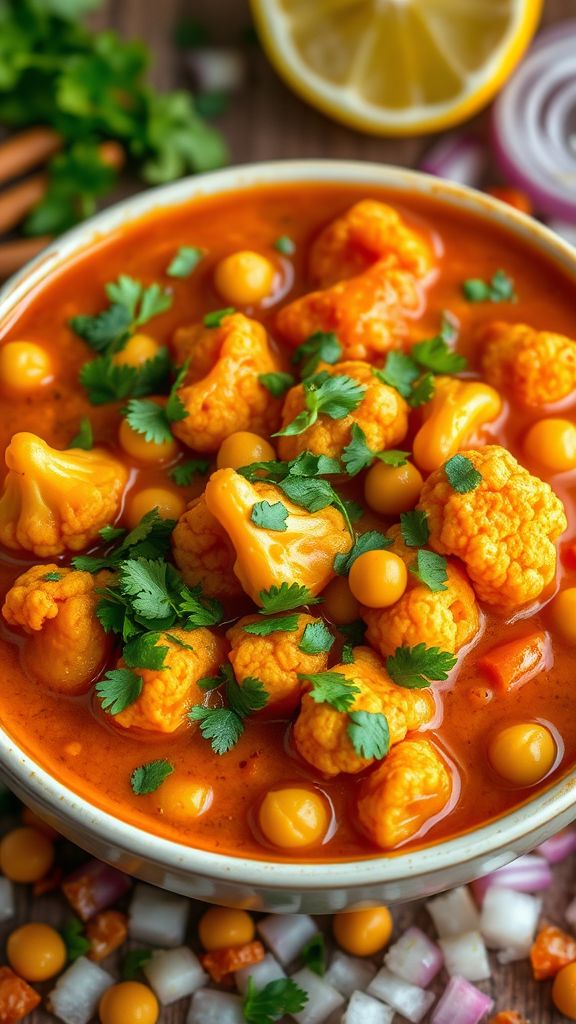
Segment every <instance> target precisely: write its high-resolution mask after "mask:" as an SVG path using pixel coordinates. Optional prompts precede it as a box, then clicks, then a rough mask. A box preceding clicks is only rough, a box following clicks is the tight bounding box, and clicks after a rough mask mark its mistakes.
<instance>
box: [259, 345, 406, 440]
mask: <svg viewBox="0 0 576 1024" xmlns="http://www.w3.org/2000/svg"><path fill="white" fill-rule="evenodd" d="M318 369H319V371H324V372H326V373H329V374H330V376H332V377H334V376H340V375H343V376H345V377H352V379H353V380H355V381H358V383H359V384H364V385H365V387H366V391H365V394H364V398H363V399H362V401H361V403H360V405H359V406H358V407H357V408H356V409H355V410H354V412H352V413H350V414H349V415H348V416H344V418H343V419H341V420H332V419H330V417H329V416H324V415H323V414H322V413H320V415H319V417H318V419H317V420H316V423H314V424H313V425H312V426H311V427H308V430H305V431H304V432H303V433H302V434H297V435H295V436H288V437H280V438H279V439H278V453H279V455H280V458H281V459H294V458H296V456H297V455H299V454H300V452H304V451H311V452H314V454H315V455H330V456H332V457H334V458H339V457H340V456H341V454H342V450H343V448H345V447H346V445H347V444H349V442H350V441H351V439H352V433H351V432H352V426H353V424H354V423H357V424H358V426H359V427H361V429H362V430H363V431H364V434H365V435H366V443H367V444H368V447H369V448H371V449H372V451H375V452H381V451H383V450H384V449H385V448H393V447H394V446H395V445H397V444H398V443H399V442H400V441H402V440H403V438H404V437H405V436H406V432H407V430H408V406H407V404H406V402H405V401H404V399H403V398H402V397H401V395H399V393H398V392H397V391H396V390H395V389H394V388H391V387H388V385H387V384H383V383H382V381H380V380H378V378H377V377H375V376H374V374H373V373H372V367H371V366H370V364H369V363H363V362H359V361H350V362H345V363H338V364H337V365H336V366H329V365H328V364H326V363H321V364H320V366H319V367H318ZM304 408H305V401H304V389H303V387H302V385H301V384H298V385H297V386H296V387H294V388H291V389H290V391H289V392H288V394H287V395H286V399H285V402H284V408H283V410H282V427H285V426H287V425H288V423H291V422H292V420H294V419H295V418H296V416H297V415H298V413H299V412H301V411H302V410H303V409H304Z"/></svg>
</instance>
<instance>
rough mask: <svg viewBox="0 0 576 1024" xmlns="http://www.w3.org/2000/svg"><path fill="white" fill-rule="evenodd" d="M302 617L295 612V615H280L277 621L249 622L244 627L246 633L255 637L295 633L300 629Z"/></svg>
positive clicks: (261, 620)
mask: <svg viewBox="0 0 576 1024" xmlns="http://www.w3.org/2000/svg"><path fill="white" fill-rule="evenodd" d="M299 618H300V616H299V615H298V614H297V613H296V612H295V613H294V614H293V615H279V616H278V618H276V619H259V620H258V622H247V623H246V625H245V626H243V627H242V629H243V630H244V632H245V633H251V634H252V635H253V636H270V634H271V633H280V632H282V633H295V632H296V630H297V629H298V622H299Z"/></svg>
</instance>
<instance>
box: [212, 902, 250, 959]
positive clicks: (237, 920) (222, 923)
mask: <svg viewBox="0 0 576 1024" xmlns="http://www.w3.org/2000/svg"><path fill="white" fill-rule="evenodd" d="M198 935H199V936H200V942H201V943H202V945H203V946H204V949H206V950H208V952H209V953H211V952H212V951H213V950H215V949H225V948H226V947H227V946H244V945H245V944H246V943H247V942H252V940H253V938H254V935H255V928H254V921H253V920H252V918H251V917H250V914H247V913H246V911H245V910H234V909H232V908H231V907H210V909H209V910H207V911H206V912H205V913H204V914H203V915H202V917H201V918H200V921H199V922H198Z"/></svg>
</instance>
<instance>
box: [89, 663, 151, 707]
mask: <svg viewBox="0 0 576 1024" xmlns="http://www.w3.org/2000/svg"><path fill="white" fill-rule="evenodd" d="M141 693H142V677H141V676H139V675H138V674H137V673H136V672H132V671H131V670H130V669H128V668H113V669H109V670H108V672H107V673H106V675H105V676H104V678H103V679H101V680H100V682H99V683H96V696H97V697H99V698H100V701H101V704H102V710H103V711H107V712H108V714H109V715H119V714H120V712H121V711H125V710H126V708H128V707H130V705H131V704H134V702H135V701H137V700H138V697H139V696H140V694H141Z"/></svg>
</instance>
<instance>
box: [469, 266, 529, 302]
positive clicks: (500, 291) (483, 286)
mask: <svg viewBox="0 0 576 1024" xmlns="http://www.w3.org/2000/svg"><path fill="white" fill-rule="evenodd" d="M462 291H463V293H464V298H465V299H467V300H468V302H515V300H516V292H515V291H514V281H513V280H512V278H511V277H508V274H507V273H506V272H505V271H504V270H497V271H496V273H495V274H494V275H493V277H492V278H491V279H490V281H483V280H482V278H480V277H470V278H468V280H467V281H464V283H463V285H462Z"/></svg>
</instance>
